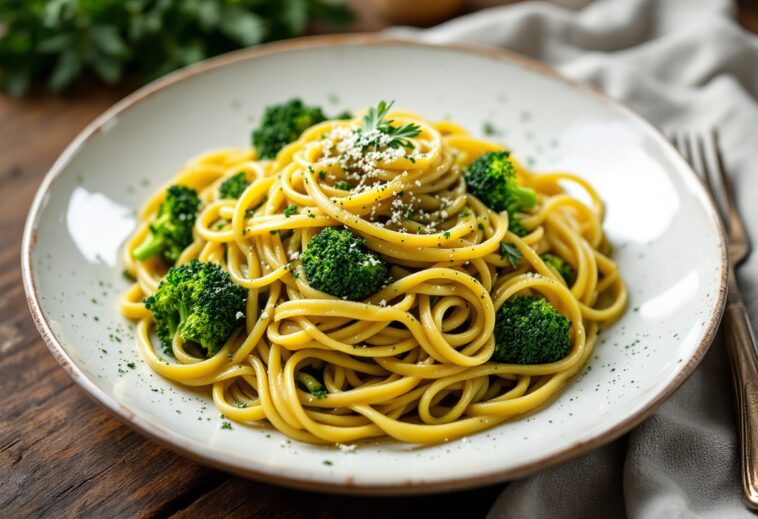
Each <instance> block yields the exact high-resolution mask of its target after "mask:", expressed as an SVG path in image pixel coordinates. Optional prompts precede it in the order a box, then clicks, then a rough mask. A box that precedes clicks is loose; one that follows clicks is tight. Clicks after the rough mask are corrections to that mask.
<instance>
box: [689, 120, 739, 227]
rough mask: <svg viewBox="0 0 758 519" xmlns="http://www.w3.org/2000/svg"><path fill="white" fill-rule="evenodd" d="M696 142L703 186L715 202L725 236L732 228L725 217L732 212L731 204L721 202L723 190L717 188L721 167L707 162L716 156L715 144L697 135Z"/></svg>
mask: <svg viewBox="0 0 758 519" xmlns="http://www.w3.org/2000/svg"><path fill="white" fill-rule="evenodd" d="M696 140H697V148H698V150H699V153H698V154H699V155H700V157H701V161H702V162H701V164H702V174H703V178H704V179H705V184H706V186H707V187H708V191H710V192H711V199H712V200H713V201H714V202H715V205H716V209H717V210H718V212H719V215H720V216H721V222H722V223H723V224H724V230H725V231H726V232H727V234H730V231H731V228H732V227H731V221H730V219H728V218H726V217H727V215H728V214H729V213H731V211H732V203H731V202H730V201H729V200H728V199H727V200H722V194H723V190H722V189H720V188H719V183H720V182H722V181H723V180H724V175H723V174H720V173H721V172H722V170H721V167H720V166H715V167H714V166H713V163H712V161H710V160H709V155H710V156H711V157H713V156H714V155H715V154H716V151H715V149H714V148H715V142H714V141H713V139H712V138H710V139H708V140H707V141H706V140H705V139H703V137H702V136H701V135H698V136H697V137H696ZM716 170H718V171H716ZM719 177H720V178H719ZM721 202H725V203H721Z"/></svg>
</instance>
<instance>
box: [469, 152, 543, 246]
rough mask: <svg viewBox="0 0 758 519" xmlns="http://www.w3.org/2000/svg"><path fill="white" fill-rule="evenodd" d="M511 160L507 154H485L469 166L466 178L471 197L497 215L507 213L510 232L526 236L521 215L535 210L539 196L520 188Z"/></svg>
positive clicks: (530, 190)
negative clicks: (520, 213) (528, 210)
mask: <svg viewBox="0 0 758 519" xmlns="http://www.w3.org/2000/svg"><path fill="white" fill-rule="evenodd" d="M509 157H510V153H509V152H507V151H491V152H488V153H485V154H484V155H481V156H480V157H478V158H477V159H476V160H475V161H474V162H472V163H471V164H470V165H469V167H468V170H467V171H466V173H465V175H464V178H465V179H466V185H467V186H468V191H469V193H471V194H472V195H474V196H475V197H477V198H478V199H479V200H481V201H482V202H484V205H486V206H487V207H489V208H490V209H492V210H494V211H497V212H500V211H507V212H508V220H509V222H510V225H509V227H510V228H509V230H510V231H511V232H513V233H514V234H516V235H517V236H523V235H525V234H526V229H525V228H524V226H523V225H522V224H521V222H520V221H519V219H518V217H517V213H518V212H519V211H522V210H524V209H529V208H531V207H534V204H535V203H536V202H537V194H536V193H535V192H534V190H533V189H529V188H526V187H523V186H521V185H519V183H518V178H517V177H516V168H515V167H514V166H513V163H512V162H511V160H510V158H509Z"/></svg>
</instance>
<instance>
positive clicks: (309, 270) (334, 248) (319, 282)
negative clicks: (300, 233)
mask: <svg viewBox="0 0 758 519" xmlns="http://www.w3.org/2000/svg"><path fill="white" fill-rule="evenodd" d="M365 244H366V240H364V239H363V238H361V237H360V236H357V235H355V234H353V233H352V232H351V231H350V230H348V229H337V228H334V227H327V228H326V229H324V230H322V231H321V232H319V233H318V234H317V235H316V236H314V237H313V239H312V240H311V241H310V243H309V244H308V246H307V247H306V248H305V251H304V252H303V255H302V256H301V259H302V261H303V268H304V269H305V277H306V278H307V280H308V283H309V284H310V285H311V286H312V287H313V288H315V289H316V290H320V291H322V292H326V293H327V294H331V295H333V296H336V297H341V298H344V299H351V300H353V301H355V300H359V299H364V298H365V297H367V296H369V295H370V294H373V293H374V292H376V291H377V290H379V289H380V288H381V286H382V285H383V284H384V283H385V281H386V280H387V274H388V271H387V265H385V263H384V262H383V261H382V259H381V258H380V257H379V256H378V255H377V254H375V253H374V252H371V251H370V250H368V249H367V248H366V245H365Z"/></svg>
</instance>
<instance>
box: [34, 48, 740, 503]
mask: <svg viewBox="0 0 758 519" xmlns="http://www.w3.org/2000/svg"><path fill="white" fill-rule="evenodd" d="M376 45H401V46H407V45H411V46H419V47H431V48H447V49H450V50H454V51H456V52H463V53H469V54H474V55H478V56H485V57H489V58H492V59H495V60H502V61H508V62H511V63H514V64H516V65H518V66H521V67H523V68H526V69H529V70H531V71H533V72H537V73H538V74H541V75H543V76H548V77H551V78H553V79H555V80H558V81H560V82H562V83H564V84H566V85H568V86H570V87H571V88H573V89H575V90H579V91H581V92H583V93H584V94H586V95H588V96H591V97H594V98H595V99H596V100H598V101H600V102H602V103H604V104H606V105H609V106H610V107H611V108H612V109H614V110H616V111H618V112H621V113H622V114H623V115H624V116H625V117H626V118H627V119H628V120H630V121H632V122H634V123H635V124H637V125H638V126H639V127H641V128H642V130H643V131H645V132H646V133H647V134H648V135H649V136H650V137H651V138H653V139H654V140H655V141H656V142H657V144H659V145H660V146H662V147H663V148H665V149H668V151H669V154H670V155H671V156H672V157H673V158H674V160H675V161H677V162H678V167H679V169H680V170H683V171H687V172H688V174H690V175H692V176H693V177H694V178H697V176H696V174H695V172H694V171H693V170H692V169H691V168H690V166H689V165H688V164H687V163H686V161H685V160H684V159H683V158H682V157H681V156H680V155H679V154H678V153H677V151H676V150H675V149H674V148H673V147H672V146H671V145H670V144H669V143H668V141H667V140H666V139H665V137H664V136H663V135H662V134H661V133H660V132H659V131H658V130H657V129H656V128H655V127H654V126H653V125H652V124H650V123H649V122H647V121H646V120H645V119H643V118H642V117H640V116H639V115H637V114H636V113H634V112H632V111H631V110H629V109H628V108H626V107H625V106H623V105H622V104H620V103H619V102H617V101H614V100H612V99H611V98H609V97H607V96H606V95H605V94H603V93H602V92H600V91H599V90H598V89H597V88H595V87H593V86H591V85H587V84H582V83H577V82H575V81H572V80H569V79H567V78H565V77H563V76H561V75H560V74H559V73H558V72H557V71H556V70H554V69H553V68H551V67H549V66H547V65H545V64H543V63H540V62H538V61H534V60H532V59H529V58H526V57H523V56H520V55H518V54H515V53H512V52H509V51H505V50H501V49H492V48H482V47H473V46H468V45H436V44H427V43H420V42H417V41H413V40H405V39H398V38H393V37H385V36H382V35H379V34H359V35H331V36H313V37H307V38H299V39H294V40H289V41H286V42H278V43H271V44H267V45H263V46H260V47H254V48H248V49H242V50H239V51H236V52H232V53H228V54H224V55H222V56H218V57H215V58H211V59H209V60H206V61H203V62H200V63H197V64H194V65H191V66H188V67H185V68H183V69H181V70H178V71H176V72H174V73H172V74H169V75H167V76H166V77H164V78H162V79H159V80H157V81H154V82H152V83H150V84H148V85H146V86H144V87H142V88H140V89H139V90H137V91H135V92H133V93H132V94H130V95H128V96H127V97H125V98H124V99H122V100H121V101H119V102H117V103H116V104H114V105H113V106H112V107H111V108H109V109H108V110H106V111H105V112H103V113H102V114H101V115H100V116H98V117H97V118H96V119H95V120H94V121H93V122H92V123H90V124H89V125H88V126H87V127H86V128H85V129H84V130H82V131H81V133H79V135H78V136H77V137H76V138H75V139H74V140H73V141H72V142H71V144H69V146H68V147H67V148H66V149H65V150H64V151H63V153H62V154H61V155H60V157H59V158H58V159H57V160H56V161H55V163H54V164H53V166H52V167H51V168H50V171H48V173H47V175H46V176H45V178H44V180H43V181H42V183H41V185H40V187H39V188H38V190H37V194H36V195H35V197H34V201H33V202H32V206H31V209H30V210H29V215H28V216H27V220H26V225H25V227H24V235H23V241H22V246H21V273H22V277H23V285H24V290H25V291H26V299H27V302H28V304H29V308H30V310H31V313H32V317H33V318H34V322H35V325H36V326H37V329H38V330H39V333H40V335H41V336H42V339H43V340H44V341H45V343H46V344H47V347H48V349H49V350H50V352H51V353H52V355H53V357H55V359H56V361H57V362H58V364H60V365H61V367H62V368H63V369H64V370H65V371H66V372H67V373H68V374H69V376H70V377H71V378H72V379H73V380H74V382H76V383H77V384H78V385H79V386H80V387H81V388H82V389H84V391H85V392H86V393H87V394H88V395H89V396H90V397H91V398H92V399H93V400H95V401H96V402H97V403H99V404H100V405H102V406H103V407H105V408H106V409H107V410H108V411H110V412H111V413H112V414H113V415H114V416H116V418H118V419H120V420H121V421H122V422H123V423H125V424H126V425H129V426H130V427H132V428H134V429H135V430H137V431H138V432H139V433H141V434H143V435H144V436H147V437H148V438H150V439H152V440H154V441H156V442H158V443H159V444H161V445H162V446H164V447H166V448H168V449H170V450H173V451H174V452H177V453H179V454H181V455H183V456H186V457H188V458H190V459H192V460H194V461H197V462H200V463H203V464H205V465H209V466H212V467H215V468H218V469H221V470H225V471H228V472H232V473H235V474H238V475H241V476H244V477H248V478H252V479H256V480H260V481H264V482H267V483H274V484H279V485H285V486H290V487H295V488H301V489H306V490H314V491H320V492H332V493H345V494H365V495H400V494H422V493H433V492H442V491H446V490H462V489H465V488H471V487H476V486H483V485H487V484H493V483H497V482H501V481H506V480H510V479H515V478H518V477H522V476H525V475H527V474H530V473H532V472H536V471H538V470H541V469H545V468H547V467H550V466H552V465H555V464H557V463H560V462H563V461H567V460H569V459H572V458H575V457H578V456H580V455H582V454H585V453H587V452H589V451H591V450H593V449H595V448H598V447H600V446H602V445H604V444H606V443H608V442H610V441H612V440H614V439H616V438H618V437H619V436H621V435H622V434H624V433H625V432H627V431H629V430H630V429H632V428H633V427H635V426H636V425H637V424H639V423H640V422H642V421H643V420H644V419H645V418H647V417H648V416H649V415H650V414H652V413H653V411H655V409H657V408H658V406H660V405H661V404H662V403H663V402H664V401H665V400H666V399H667V398H668V397H669V396H671V395H672V394H673V393H674V391H676V390H677V389H678V388H679V386H680V385H681V384H682V383H683V382H684V381H685V380H686V379H687V377H689V375H690V374H691V373H692V372H693V371H694V369H695V368H696V367H697V366H698V364H699V363H700V361H701V360H702V359H703V357H704V356H705V353H706V352H707V351H708V348H709V346H710V345H711V343H712V341H713V339H714V337H715V335H716V331H717V330H718V326H719V323H720V321H721V316H722V313H723V310H724V305H725V302H726V281H727V262H728V260H727V249H726V239H725V235H724V231H723V228H722V224H721V221H720V219H719V217H718V213H717V211H716V209H715V208H714V206H713V203H712V201H711V199H710V197H708V195H707V194H706V192H705V190H704V189H703V188H702V186H701V185H700V184H699V182H698V183H697V184H698V186H699V187H698V188H697V189H698V191H697V192H696V193H695V195H696V196H697V197H698V198H700V200H701V202H702V203H703V206H704V207H705V209H706V211H707V213H708V215H709V217H710V218H711V221H712V223H713V225H714V228H715V229H716V234H717V239H718V243H719V248H720V250H721V258H720V269H721V270H720V287H719V293H718V297H717V299H716V304H715V305H714V306H713V308H712V309H711V312H710V315H709V316H708V320H707V322H708V324H707V327H706V328H705V331H704V335H703V338H702V340H701V341H700V343H699V344H698V345H697V347H696V349H695V351H694V352H693V354H692V356H691V357H690V359H689V360H688V362H686V363H684V364H683V365H681V367H680V368H679V371H678V373H677V374H676V375H675V376H674V378H673V379H672V380H671V382H670V383H669V384H668V385H667V386H665V387H664V388H663V389H662V390H661V391H660V392H659V393H658V394H656V395H655V396H654V397H653V398H651V399H650V401H649V402H648V403H647V405H645V406H643V407H642V408H641V409H638V410H637V411H636V412H634V413H633V414H632V415H631V416H629V417H628V418H626V419H625V420H623V421H621V422H620V423H617V424H616V425H614V426H613V427H611V428H609V429H607V430H605V431H604V432H602V433H598V434H596V435H594V436H593V437H591V438H589V439H587V440H584V441H581V442H577V443H574V444H572V445H570V446H569V447H567V448H565V449H563V450H561V451H558V452H557V453H554V454H553V455H549V456H546V457H544V458H542V459H539V460H536V461H533V462H529V463H523V464H520V465H516V466H513V467H510V468H508V469H500V470H493V471H489V472H485V473H482V474H479V475H477V476H471V477H465V478H456V477H455V476H454V475H453V476H451V477H450V478H449V479H446V480H441V481H435V482H433V483H424V482H413V483H412V484H411V483H409V482H408V481H405V480H404V478H398V481H397V482H396V483H393V484H388V485H355V484H351V483H350V482H349V481H348V482H344V483H338V482H319V481H312V480H308V479H300V478H294V477H292V478H291V477H282V476H279V475H276V474H272V473H271V472H268V471H265V470H256V469H253V468H251V467H249V466H247V465H243V464H240V463H239V461H238V460H236V459H234V457H233V456H231V455H224V454H221V455H213V456H211V455H209V454H208V453H207V452H204V451H202V450H201V449H198V448H195V446H193V445H191V444H186V443H183V442H182V441H181V439H180V438H179V437H177V436H176V433H175V432H172V431H170V430H168V429H166V428H164V427H162V426H161V425H159V424H157V423H155V422H153V421H151V420H147V419H145V418H142V417H140V416H138V415H135V414H134V413H133V412H132V411H130V410H129V409H128V408H127V407H125V406H123V405H122V404H120V403H118V402H117V401H116V400H114V399H113V398H111V397H110V396H109V395H108V394H107V393H106V392H105V391H103V390H102V389H100V388H99V387H98V386H97V385H96V384H95V383H94V381H93V380H92V379H91V378H90V377H88V376H87V375H86V374H85V373H84V372H83V370H82V369H81V368H79V366H77V365H76V364H75V363H74V362H73V361H72V359H71V357H70V356H69V355H68V354H67V353H66V350H65V348H64V347H63V345H62V344H61V342H60V341H59V340H58V338H57V337H56V336H55V334H54V333H53V332H52V330H51V328H50V325H49V323H48V321H47V318H46V316H45V314H44V312H43V311H42V307H41V305H40V302H39V294H38V292H37V287H36V285H35V279H34V271H33V267H32V249H33V248H34V246H35V242H36V238H37V227H38V222H39V218H40V215H41V213H42V209H43V208H44V206H45V205H46V199H47V197H48V195H49V192H50V189H51V187H52V185H53V183H54V182H55V180H56V179H57V177H58V176H59V175H60V174H61V173H62V172H63V171H64V170H65V169H66V167H67V166H68V164H69V163H70V162H71V160H72V159H73V157H74V156H76V154H77V153H78V152H79V151H80V149H82V148H83V147H84V146H85V145H86V144H87V141H88V140H89V139H90V137H92V136H93V135H95V134H96V133H98V132H99V131H101V129H102V128H103V126H105V125H106V124H107V123H108V122H109V121H111V120H112V119H113V118H114V117H116V116H118V115H119V114H120V113H122V112H124V111H126V110H128V109H129V108H130V107H132V106H133V105H135V104H136V103H138V102H140V101H142V100H143V99H145V98H148V97H150V96H151V95H153V94H154V93H156V92H159V91H161V90H163V89H164V88H167V87H169V86H171V85H173V84H174V83H178V82H180V81H182V80H184V79H186V78H189V77H192V76H195V75H197V74H202V73H203V72H205V71H208V70H211V69H215V68H218V67H223V66H225V65H228V64H232V63H236V62H240V61H245V60H251V59H256V58H258V57H261V56H269V55H273V54H281V53H288V52H293V51H298V50H301V49H309V48H316V47H321V48H323V47H341V46H376Z"/></svg>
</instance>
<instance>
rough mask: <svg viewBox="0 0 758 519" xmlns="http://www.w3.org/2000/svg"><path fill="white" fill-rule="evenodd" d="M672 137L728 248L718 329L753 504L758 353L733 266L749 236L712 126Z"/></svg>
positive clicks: (756, 501)
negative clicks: (701, 183)
mask: <svg viewBox="0 0 758 519" xmlns="http://www.w3.org/2000/svg"><path fill="white" fill-rule="evenodd" d="M670 140H671V142H672V143H673V144H674V146H676V148H677V149H678V150H679V152H680V153H681V154H682V155H683V156H684V158H685V159H687V161H688V162H689V163H690V164H691V165H692V167H693V168H694V169H695V171H697V172H698V174H699V175H700V177H701V179H702V180H703V181H704V185H705V187H706V189H707V190H708V191H709V193H710V195H711V199H712V200H713V201H714V203H715V205H716V207H717V208H718V209H719V213H720V214H721V220H722V223H723V224H724V229H725V231H726V237H727V248H728V251H729V270H728V276H729V281H728V283H729V285H728V286H729V293H728V296H727V303H726V309H725V310H724V317H723V319H722V321H721V333H722V334H723V338H724V342H725V343H726V346H727V351H728V352H729V359H730V361H731V366H732V381H733V383H734V393H735V399H736V411H737V426H738V430H739V438H740V451H741V456H740V460H741V472H742V493H743V496H744V498H745V504H746V505H747V506H748V507H750V508H753V509H758V358H757V357H756V349H755V336H754V334H753V329H752V327H751V326H750V320H749V318H748V314H747V311H746V309H745V305H744V303H743V302H742V295H741V294H740V290H739V287H738V286H737V279H736V278H735V276H734V270H735V268H736V267H738V266H739V265H740V264H741V263H742V262H743V261H744V260H745V259H746V258H747V256H748V255H749V254H750V240H749V238H748V235H747V232H746V231H745V226H744V225H743V223H742V219H741V218H740V214H739V212H738V211H737V203H736V201H735V198H734V188H733V187H732V183H731V181H730V180H729V176H728V175H727V174H726V170H725V168H724V159H723V157H722V155H721V149H720V147H719V141H718V135H717V133H716V132H715V131H711V132H708V133H705V134H702V135H701V134H696V135H693V134H691V133H684V134H674V135H672V136H671V137H670Z"/></svg>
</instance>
